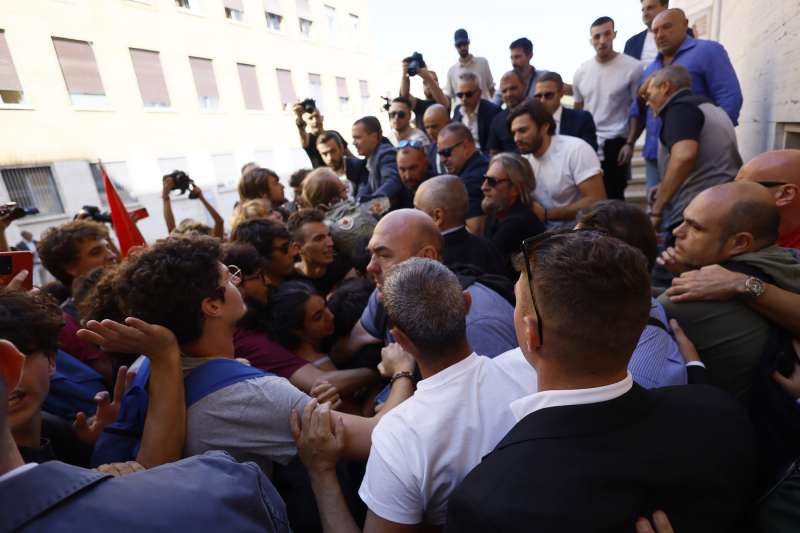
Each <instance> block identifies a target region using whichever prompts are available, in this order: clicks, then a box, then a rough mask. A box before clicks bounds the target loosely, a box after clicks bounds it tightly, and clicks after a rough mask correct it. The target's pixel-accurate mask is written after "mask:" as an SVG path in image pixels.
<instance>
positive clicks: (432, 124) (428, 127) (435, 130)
mask: <svg viewBox="0 0 800 533" xmlns="http://www.w3.org/2000/svg"><path fill="white" fill-rule="evenodd" d="M422 122H423V125H424V127H425V133H426V134H427V135H428V137H430V139H431V143H432V144H431V145H430V146H429V147H428V161H430V163H431V167H432V168H433V170H434V171H435V172H436V173H437V174H443V173H445V172H446V171H447V170H446V169H445V168H444V166H443V165H442V164H441V161H439V154H438V153H437V149H436V141H437V139H438V137H439V132H440V131H442V128H444V127H445V126H447V125H448V124H450V112H449V111H448V110H447V108H446V107H445V106H443V105H442V104H433V105H432V106H430V107H429V108H428V109H426V110H425V114H424V115H423V117H422Z"/></svg>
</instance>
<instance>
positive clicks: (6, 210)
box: [0, 202, 39, 221]
mask: <svg viewBox="0 0 800 533" xmlns="http://www.w3.org/2000/svg"><path fill="white" fill-rule="evenodd" d="M38 214H39V210H38V209H37V208H35V207H20V206H18V205H17V204H16V202H8V203H7V204H3V205H0V217H2V218H6V219H7V220H9V221H12V220H17V219H18V218H22V217H26V216H28V215H38Z"/></svg>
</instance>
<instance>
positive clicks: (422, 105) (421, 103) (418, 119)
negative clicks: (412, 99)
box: [414, 98, 436, 131]
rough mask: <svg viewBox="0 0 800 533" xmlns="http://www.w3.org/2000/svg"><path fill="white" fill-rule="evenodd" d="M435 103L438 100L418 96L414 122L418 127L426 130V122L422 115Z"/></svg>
mask: <svg viewBox="0 0 800 533" xmlns="http://www.w3.org/2000/svg"><path fill="white" fill-rule="evenodd" d="M435 103H436V100H423V99H422V98H417V103H416V105H415V106H414V124H415V125H416V126H417V129H419V130H422V131H425V123H424V122H423V121H422V117H423V116H424V115H425V111H426V110H427V109H428V108H429V107H430V106H432V105H433V104H435Z"/></svg>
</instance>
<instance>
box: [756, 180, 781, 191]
mask: <svg viewBox="0 0 800 533" xmlns="http://www.w3.org/2000/svg"><path fill="white" fill-rule="evenodd" d="M756 183H758V184H759V185H763V186H764V187H766V188H767V189H769V188H770V187H780V186H781V185H788V183H786V182H785V181H757V182H756Z"/></svg>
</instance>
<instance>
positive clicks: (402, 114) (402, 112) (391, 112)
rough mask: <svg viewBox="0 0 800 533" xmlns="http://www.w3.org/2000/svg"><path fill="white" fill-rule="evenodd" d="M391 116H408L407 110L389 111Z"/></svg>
mask: <svg viewBox="0 0 800 533" xmlns="http://www.w3.org/2000/svg"><path fill="white" fill-rule="evenodd" d="M389 118H406V112H405V111H389Z"/></svg>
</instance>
